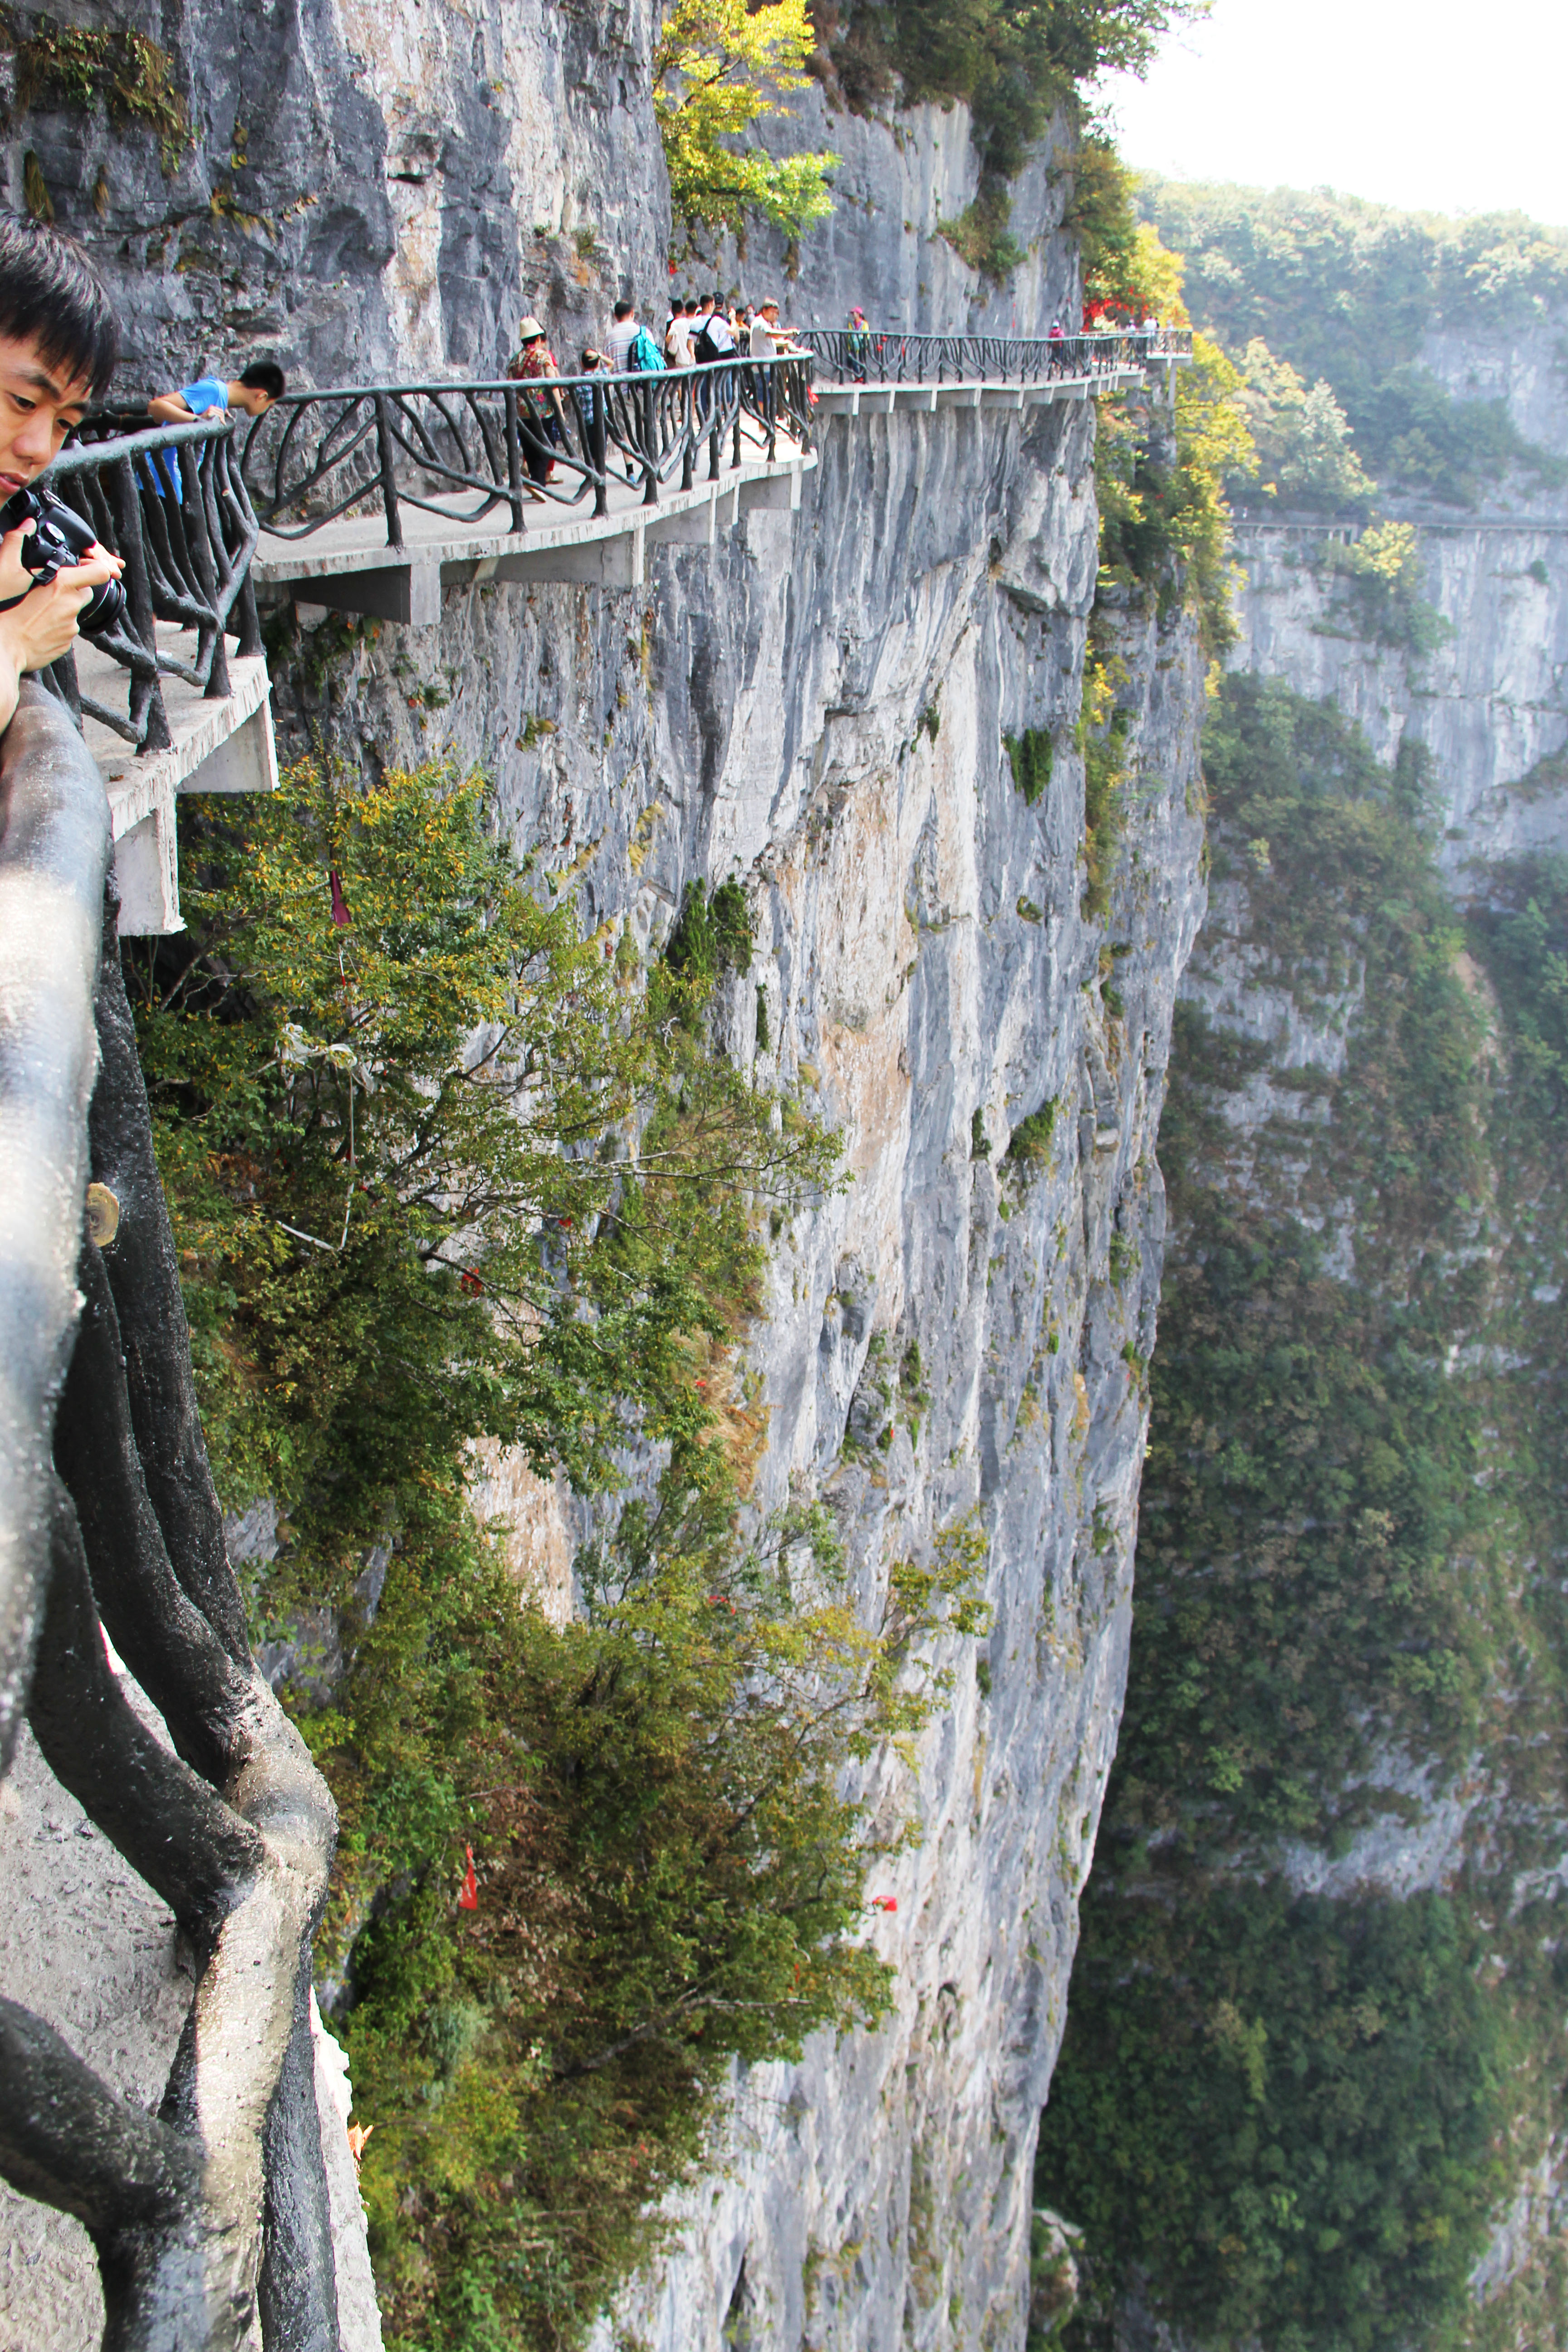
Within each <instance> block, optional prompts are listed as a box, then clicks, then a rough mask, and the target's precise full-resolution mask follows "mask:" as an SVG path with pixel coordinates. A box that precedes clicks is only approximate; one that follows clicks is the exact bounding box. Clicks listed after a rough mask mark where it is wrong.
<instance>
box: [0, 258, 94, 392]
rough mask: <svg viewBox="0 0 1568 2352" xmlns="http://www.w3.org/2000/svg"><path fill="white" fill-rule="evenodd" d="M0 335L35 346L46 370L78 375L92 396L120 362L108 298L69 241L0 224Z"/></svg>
mask: <svg viewBox="0 0 1568 2352" xmlns="http://www.w3.org/2000/svg"><path fill="white" fill-rule="evenodd" d="M0 335H3V336H5V337H7V338H9V339H10V340H11V341H15V342H18V343H26V342H32V343H35V344H36V345H37V352H38V357H39V358H40V359H41V360H42V361H43V362H44V364H45V366H46V367H57V368H62V369H66V370H68V372H69V373H70V375H71V377H72V378H73V380H74V379H75V378H76V377H77V376H86V378H87V380H88V384H89V388H90V390H91V392H92V394H93V395H94V397H95V398H96V396H97V395H98V394H100V392H102V390H103V388H104V386H105V384H107V383H108V382H109V379H110V376H111V375H112V374H113V373H114V362H115V361H116V360H117V359H118V358H119V357H120V328H119V325H118V323H117V321H116V320H115V316H114V312H113V311H112V310H110V304H109V296H108V294H107V293H106V291H105V290H104V284H103V280H102V278H100V276H99V274H98V272H97V270H96V269H95V268H93V266H92V264H91V262H90V261H89V259H88V257H87V255H86V254H85V253H84V252H83V251H82V248H81V247H80V246H79V244H78V243H77V241H76V239H75V237H74V236H62V235H61V233H60V231H59V230H58V229H55V228H45V227H43V226H34V225H32V224H31V223H27V222H23V221H18V220H5V219H0Z"/></svg>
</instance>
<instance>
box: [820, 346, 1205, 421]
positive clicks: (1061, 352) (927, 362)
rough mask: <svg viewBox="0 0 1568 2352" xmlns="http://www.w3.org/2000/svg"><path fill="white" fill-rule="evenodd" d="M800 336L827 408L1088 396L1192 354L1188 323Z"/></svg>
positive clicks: (862, 411)
mask: <svg viewBox="0 0 1568 2352" xmlns="http://www.w3.org/2000/svg"><path fill="white" fill-rule="evenodd" d="M799 340H800V341H801V342H802V343H803V344H804V345H805V348H806V349H807V350H808V351H809V352H811V353H812V355H813V357H814V358H815V360H816V390H817V414H818V415H825V416H868V415H889V414H890V413H891V412H892V411H893V410H894V409H900V408H908V409H916V410H920V409H937V408H1033V407H1037V406H1040V405H1043V404H1045V403H1047V402H1049V401H1057V400H1088V399H1090V398H1092V397H1095V396H1097V395H1098V394H1102V393H1107V392H1117V391H1125V390H1128V389H1130V388H1131V386H1132V385H1134V384H1137V383H1142V382H1143V381H1144V380H1145V379H1146V378H1147V376H1148V375H1149V374H1150V373H1151V371H1152V370H1153V369H1154V368H1157V367H1159V368H1166V369H1169V368H1173V367H1179V366H1181V365H1182V364H1183V363H1184V362H1187V361H1190V360H1191V358H1192V355H1193V336H1192V330H1191V328H1190V327H1142V328H1131V329H1127V330H1124V331H1122V330H1112V329H1107V330H1101V331H1096V332H1094V333H1091V334H1083V335H1056V336H1053V335H1027V336H1018V335H907V334H904V333H903V332H902V331H897V330H895V331H889V330H885V329H881V328H874V327H866V328H853V327H835V328H828V327H810V328H806V329H805V330H804V331H802V333H801V335H800V337H799Z"/></svg>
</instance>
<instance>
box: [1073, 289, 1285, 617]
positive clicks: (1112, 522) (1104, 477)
mask: <svg viewBox="0 0 1568 2352" xmlns="http://www.w3.org/2000/svg"><path fill="white" fill-rule="evenodd" d="M1240 390H1241V377H1240V374H1239V373H1238V371H1237V369H1236V368H1234V367H1233V366H1232V365H1231V363H1230V362H1229V360H1227V359H1226V356H1225V353H1224V352H1222V351H1221V350H1220V349H1219V347H1218V345H1217V344H1215V343H1212V342H1210V341H1209V340H1208V338H1207V337H1206V336H1205V335H1197V334H1195V335H1194V338H1193V360H1192V363H1191V365H1190V366H1187V367H1184V368H1182V369H1180V370H1179V371H1178V373H1177V377H1176V391H1175V404H1174V415H1173V430H1171V429H1170V428H1168V427H1167V425H1166V424H1165V420H1164V418H1163V416H1162V415H1160V413H1159V411H1158V408H1157V406H1156V404H1155V403H1154V402H1153V401H1152V400H1150V401H1142V402H1139V403H1137V404H1132V403H1129V402H1126V401H1121V400H1115V399H1110V400H1102V401H1101V402H1100V404H1099V406H1100V425H1099V431H1098V433H1097V435H1096V437H1095V457H1094V469H1095V493H1096V496H1097V498H1098V499H1099V503H1100V572H1101V577H1102V579H1103V580H1105V581H1107V582H1109V583H1121V584H1122V585H1125V586H1131V585H1133V584H1134V583H1136V584H1138V585H1139V586H1141V587H1142V588H1144V589H1148V590H1152V592H1153V593H1154V595H1155V596H1156V597H1157V599H1158V600H1159V609H1160V611H1161V613H1162V614H1165V613H1167V612H1173V611H1177V610H1180V609H1181V608H1182V607H1183V606H1189V607H1190V608H1191V609H1193V610H1194V611H1195V613H1196V614H1197V616H1198V629H1199V636H1200V640H1201V642H1202V644H1203V646H1204V649H1205V652H1206V653H1208V654H1210V655H1211V656H1213V655H1215V654H1217V653H1219V652H1221V651H1223V649H1224V648H1225V647H1226V646H1227V645H1229V644H1230V643H1231V642H1232V641H1233V639H1234V638H1235V635H1236V624H1235V621H1234V620H1233V618H1232V616H1231V609H1230V593H1231V570H1230V562H1229V555H1228V534H1229V529H1230V509H1229V507H1228V505H1227V503H1226V479H1227V478H1234V477H1235V476H1237V474H1241V473H1246V472H1249V471H1255V470H1256V466H1257V459H1256V457H1255V456H1254V453H1253V447H1252V440H1251V436H1250V435H1249V433H1248V431H1247V420H1246V417H1245V415H1244V414H1243V412H1242V407H1241V403H1240V399H1239V394H1240Z"/></svg>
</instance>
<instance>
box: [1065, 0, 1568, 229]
mask: <svg viewBox="0 0 1568 2352" xmlns="http://www.w3.org/2000/svg"><path fill="white" fill-rule="evenodd" d="M1104 91H1105V95H1106V96H1107V97H1108V98H1109V99H1110V102H1111V103H1110V112H1111V117H1112V120H1113V121H1114V122H1115V124H1116V125H1117V127H1118V129H1119V132H1120V137H1119V142H1118V143H1119V145H1120V146H1121V152H1122V154H1123V155H1124V156H1125V158H1126V160H1127V161H1128V163H1132V164H1134V165H1136V166H1137V167H1138V168H1139V169H1141V170H1144V171H1156V172H1164V173H1169V174H1170V175H1171V176H1172V177H1173V178H1179V179H1188V180H1238V181H1241V182H1243V183H1244V184H1249V185H1251V186H1255V187H1266V188H1268V187H1281V186H1283V187H1296V188H1313V187H1321V186H1330V187H1333V188H1337V189H1338V190H1339V191H1340V192H1341V193H1342V194H1345V195H1354V196H1370V197H1373V198H1374V199H1376V200H1377V201H1378V202H1380V203H1383V204H1392V205H1409V206H1411V207H1414V208H1415V209H1420V210H1430V211H1434V212H1447V213H1458V212H1494V211H1519V212H1525V213H1529V214H1531V215H1533V217H1534V218H1535V219H1537V220H1540V221H1547V222H1551V223H1552V224H1554V225H1558V226H1568V0H1462V5H1460V0H1214V9H1213V13H1212V15H1211V16H1209V17H1208V19H1207V21H1206V22H1200V23H1197V24H1194V25H1185V26H1179V27H1178V28H1177V29H1176V30H1175V31H1174V32H1173V33H1171V34H1168V35H1167V36H1166V38H1165V43H1164V47H1163V51H1162V53H1161V56H1160V57H1159V58H1158V59H1157V60H1156V62H1155V64H1154V66H1153V68H1152V70H1151V72H1150V74H1149V78H1148V79H1147V81H1145V82H1142V83H1140V82H1136V81H1133V80H1131V79H1130V78H1129V77H1127V76H1124V75H1114V76H1111V77H1109V78H1108V79H1107V81H1106V83H1105V85H1104Z"/></svg>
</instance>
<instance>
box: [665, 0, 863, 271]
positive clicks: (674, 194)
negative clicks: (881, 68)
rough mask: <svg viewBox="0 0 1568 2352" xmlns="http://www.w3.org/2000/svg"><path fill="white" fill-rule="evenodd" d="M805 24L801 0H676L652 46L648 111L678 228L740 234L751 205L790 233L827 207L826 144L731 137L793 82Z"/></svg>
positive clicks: (804, 52) (776, 103)
mask: <svg viewBox="0 0 1568 2352" xmlns="http://www.w3.org/2000/svg"><path fill="white" fill-rule="evenodd" d="M812 44H813V33H812V29H811V24H810V20H809V18H808V17H807V16H806V11H805V0H766V5H763V6H761V7H748V6H747V5H746V0H677V5H676V6H675V7H674V9H673V10H672V12H671V14H670V15H669V16H668V18H667V19H666V21H665V24H664V26H663V27H662V29H661V31H660V33H659V37H658V48H657V49H656V50H655V53H654V61H653V79H654V98H653V105H654V113H655V115H656V117H657V118H658V128H659V135H660V137H661V138H662V140H663V142H664V160H665V164H666V166H667V168H668V173H669V194H670V204H671V207H672V209H673V211H674V214H675V217H676V220H677V222H678V223H684V224H685V226H686V229H687V232H688V235H691V234H692V233H693V232H695V231H697V230H701V229H706V230H708V231H710V232H713V231H716V230H721V229H729V230H731V232H732V233H734V234H737V235H743V234H744V231H745V225H746V219H747V215H749V214H755V215H758V216H759V217H760V218H762V219H763V220H767V221H771V222H772V223H773V226H775V227H776V228H782V229H784V231H785V232H786V234H787V235H789V236H799V235H800V233H801V231H802V230H803V229H805V228H809V227H810V226H811V225H812V224H813V222H815V221H819V220H826V217H827V215H828V214H829V213H830V212H831V211H832V209H833V199H832V197H831V196H830V195H829V194H828V192H827V174H828V173H829V172H830V171H831V170H832V168H833V166H834V164H835V163H837V161H838V158H837V155H833V154H828V153H826V152H820V153H813V154H805V153H801V154H794V155H784V156H773V155H770V154H768V153H767V152H765V151H764V150H763V149H762V148H760V147H754V146H752V147H741V146H737V145H736V144H734V143H733V142H736V141H737V140H740V139H741V138H742V137H743V136H744V134H745V133H746V132H747V131H750V130H751V129H752V125H753V124H754V123H756V122H758V121H761V120H762V118H763V116H764V115H771V114H787V113H788V112H789V109H788V108H787V107H786V106H784V104H783V103H782V102H781V101H782V100H783V98H784V96H785V95H787V93H788V92H790V91H791V90H797V89H804V88H805V82H806V79H807V78H806V76H805V73H804V72H803V70H802V68H803V67H804V65H805V60H806V58H807V57H808V56H809V55H810V53H811V48H812Z"/></svg>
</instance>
